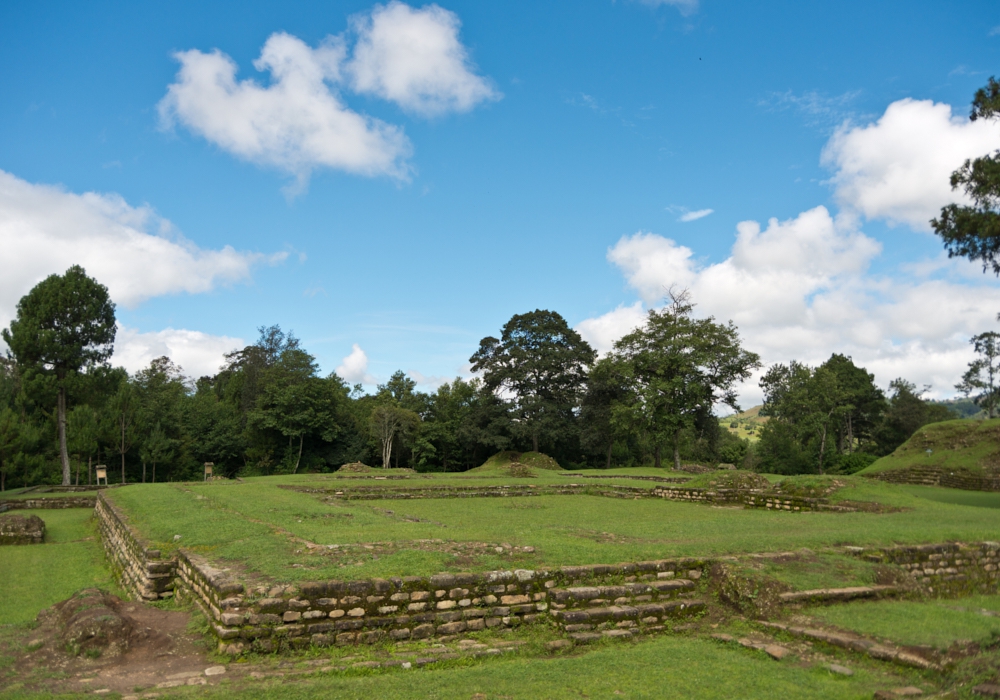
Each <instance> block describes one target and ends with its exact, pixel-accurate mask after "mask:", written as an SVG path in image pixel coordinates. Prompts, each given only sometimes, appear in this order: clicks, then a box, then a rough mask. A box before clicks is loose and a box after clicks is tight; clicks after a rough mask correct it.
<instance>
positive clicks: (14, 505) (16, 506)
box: [0, 496, 97, 510]
mask: <svg viewBox="0 0 1000 700" xmlns="http://www.w3.org/2000/svg"><path fill="white" fill-rule="evenodd" d="M95 505H97V496H51V497H49V498H44V497H38V498H12V499H10V500H8V501H0V506H6V508H5V509H4V510H35V509H38V508H42V509H45V508H49V509H52V508H93V507H94V506H95Z"/></svg>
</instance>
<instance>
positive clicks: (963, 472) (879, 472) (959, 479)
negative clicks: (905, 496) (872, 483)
mask: <svg viewBox="0 0 1000 700" xmlns="http://www.w3.org/2000/svg"><path fill="white" fill-rule="evenodd" d="M858 473H859V474H860V475H862V476H869V477H874V478H878V479H884V480H886V481H898V482H906V483H922V484H937V485H941V486H953V487H956V488H967V489H976V490H995V488H996V486H997V484H998V482H1000V419H993V420H974V419H959V420H950V421H943V422H941V423H931V424H929V425H925V426H924V427H922V428H921V429H920V430H918V431H917V432H916V433H914V434H913V436H912V437H911V438H910V439H909V440H907V441H906V442H904V443H903V444H902V445H900V446H899V447H898V448H896V451H895V452H893V453H892V454H891V455H887V456H885V457H882V458H881V459H879V460H877V461H875V462H874V463H872V465H871V466H869V467H867V468H866V469H864V470H862V471H860V472H858Z"/></svg>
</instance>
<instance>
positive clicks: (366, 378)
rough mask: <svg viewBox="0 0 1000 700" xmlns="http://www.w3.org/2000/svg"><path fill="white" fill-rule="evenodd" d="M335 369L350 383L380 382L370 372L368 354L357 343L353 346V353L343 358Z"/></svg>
mask: <svg viewBox="0 0 1000 700" xmlns="http://www.w3.org/2000/svg"><path fill="white" fill-rule="evenodd" d="M334 371H335V372H336V373H337V374H338V375H340V377H341V378H342V379H343V380H344V381H346V382H347V383H349V384H369V385H371V384H378V379H377V378H376V377H374V376H372V375H371V374H369V373H368V355H366V354H365V351H364V350H362V349H361V346H360V345H358V344H357V343H354V344H353V345H352V346H351V354H350V355H348V356H347V357H345V358H344V359H343V360H341V362H340V365H339V366H338V367H337V369H336V370H334Z"/></svg>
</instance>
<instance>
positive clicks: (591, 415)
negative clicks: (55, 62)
mask: <svg viewBox="0 0 1000 700" xmlns="http://www.w3.org/2000/svg"><path fill="white" fill-rule="evenodd" d="M627 397H628V385H627V384H626V379H625V377H623V376H622V375H621V373H620V372H619V371H618V368H617V366H616V365H615V363H614V362H613V361H612V360H611V359H610V358H603V359H601V360H598V361H597V363H596V364H595V365H594V367H593V369H591V370H590V374H589V375H588V376H587V392H586V394H584V396H583V402H582V405H581V407H580V424H581V425H580V427H581V435H580V439H581V443H582V445H583V447H584V448H586V449H591V450H594V451H598V450H600V451H601V452H604V457H605V459H604V468H605V469H610V468H611V451H612V449H613V448H614V445H615V438H616V437H617V432H616V430H615V424H614V406H615V404H620V403H622V402H623V401H625V400H626V399H627Z"/></svg>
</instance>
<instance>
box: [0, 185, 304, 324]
mask: <svg viewBox="0 0 1000 700" xmlns="http://www.w3.org/2000/svg"><path fill="white" fill-rule="evenodd" d="M0 249H2V250H3V257H2V258H0V260H2V262H0V271H2V274H0V325H4V326H6V325H7V324H8V323H9V322H10V320H11V318H13V315H14V311H15V308H16V306H17V302H18V300H19V299H20V298H21V297H22V296H24V295H25V294H26V293H28V291H30V290H31V288H32V287H34V286H35V285H36V284H37V283H38V282H40V281H41V280H43V279H44V278H45V277H47V276H49V275H51V274H53V273H59V274H62V273H63V272H65V271H66V269H67V268H69V267H70V266H72V265H81V266H83V267H84V268H85V269H86V270H87V273H88V274H89V275H91V276H92V277H95V278H96V279H98V280H99V281H100V282H101V283H103V284H104V285H106V286H107V287H108V291H109V293H110V294H111V298H112V299H113V300H114V301H115V302H116V303H118V304H123V305H125V306H129V307H131V306H135V305H137V304H139V303H141V302H143V301H145V300H147V299H149V298H151V297H156V296H162V295H164V294H177V293H181V292H187V293H189V294H197V293H200V292H207V291H209V290H211V289H214V288H215V287H217V286H218V285H220V284H229V283H233V282H239V281H243V280H247V279H249V277H250V272H251V269H252V268H253V266H254V265H256V264H260V263H267V262H271V263H274V262H278V261H280V260H283V259H284V257H285V254H284V253H278V254H276V255H272V256H265V255H261V254H259V253H246V252H239V251H236V250H234V249H233V248H231V247H229V246H226V247H225V248H222V249H221V250H205V249H203V248H199V247H198V246H196V245H195V244H194V243H192V242H191V241H188V240H186V239H185V238H184V237H183V236H181V235H180V234H179V233H177V232H176V231H175V230H174V228H173V226H172V225H171V224H170V222H169V221H167V220H166V219H163V218H161V217H159V216H157V214H156V213H155V212H154V211H153V210H152V209H151V208H150V207H148V206H139V207H133V206H130V205H129V204H128V203H127V202H126V201H125V200H124V199H123V198H122V197H120V196H119V195H116V194H98V193H94V192H88V193H85V194H74V193H72V192H66V191H65V190H63V189H61V188H58V187H53V186H50V185H40V184H33V183H30V182H26V181H24V180H21V179H20V178H17V177H15V176H14V175H11V174H10V173H7V172H4V171H2V170H0Z"/></svg>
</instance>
